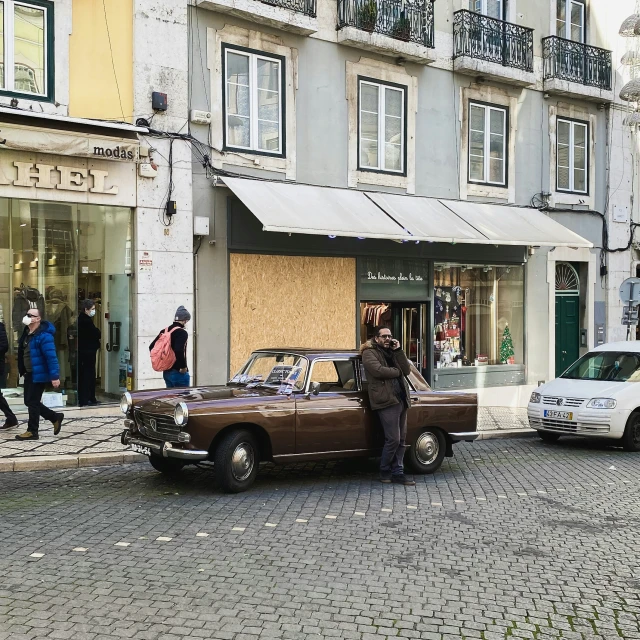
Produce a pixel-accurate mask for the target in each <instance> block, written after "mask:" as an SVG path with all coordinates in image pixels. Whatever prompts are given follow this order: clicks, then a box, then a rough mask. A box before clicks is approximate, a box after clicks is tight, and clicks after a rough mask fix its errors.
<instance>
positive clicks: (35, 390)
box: [24, 373, 58, 433]
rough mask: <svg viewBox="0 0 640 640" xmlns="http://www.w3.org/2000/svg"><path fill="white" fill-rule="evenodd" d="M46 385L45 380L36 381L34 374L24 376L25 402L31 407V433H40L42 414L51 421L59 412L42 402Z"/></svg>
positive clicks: (29, 428) (29, 429)
mask: <svg viewBox="0 0 640 640" xmlns="http://www.w3.org/2000/svg"><path fill="white" fill-rule="evenodd" d="M45 387H46V385H45V384H44V383H43V382H34V381H33V377H32V374H30V373H27V374H25V376H24V403H25V405H26V406H27V408H28V409H29V427H28V431H31V433H38V428H39V427H40V416H42V417H43V418H44V419H45V420H48V421H49V422H55V420H56V419H57V417H58V414H57V413H56V412H55V411H52V410H51V409H49V407H45V406H44V405H43V404H42V402H41V401H42V394H43V393H44V389H45Z"/></svg>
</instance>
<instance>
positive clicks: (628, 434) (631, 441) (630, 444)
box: [622, 413, 640, 451]
mask: <svg viewBox="0 0 640 640" xmlns="http://www.w3.org/2000/svg"><path fill="white" fill-rule="evenodd" d="M622 448H623V449H624V450H625V451H640V413H633V414H631V416H629V420H627V426H626V427H625V430H624V435H623V436H622Z"/></svg>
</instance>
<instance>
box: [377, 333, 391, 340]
mask: <svg viewBox="0 0 640 640" xmlns="http://www.w3.org/2000/svg"><path fill="white" fill-rule="evenodd" d="M378 337H379V338H382V339H383V340H393V336H392V335H391V334H390V333H389V334H387V335H384V336H378Z"/></svg>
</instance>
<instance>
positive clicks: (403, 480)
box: [391, 473, 416, 487]
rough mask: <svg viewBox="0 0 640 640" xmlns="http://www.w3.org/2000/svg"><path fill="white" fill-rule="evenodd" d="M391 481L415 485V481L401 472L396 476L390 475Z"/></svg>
mask: <svg viewBox="0 0 640 640" xmlns="http://www.w3.org/2000/svg"><path fill="white" fill-rule="evenodd" d="M391 482H392V483H393V484H403V485H404V486H405V487H415V486H416V483H415V482H414V481H413V480H410V479H409V478H407V476H405V475H404V473H403V474H400V475H397V476H391Z"/></svg>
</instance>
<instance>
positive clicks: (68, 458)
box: [0, 429, 537, 473]
mask: <svg viewBox="0 0 640 640" xmlns="http://www.w3.org/2000/svg"><path fill="white" fill-rule="evenodd" d="M536 434H537V432H536V431H535V430H534V429H500V430H491V431H481V432H480V435H479V437H478V438H477V439H478V440H494V439H500V438H531V437H533V436H535V435H536ZM146 459H147V457H146V456H143V455H140V454H139V453H134V452H133V451H120V452H118V451H114V452H108V453H81V454H78V455H53V456H20V457H16V458H5V459H0V473H2V472H5V471H49V470H52V469H78V468H81V467H99V466H107V465H121V464H133V463H137V462H144V461H145V460H146Z"/></svg>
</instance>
